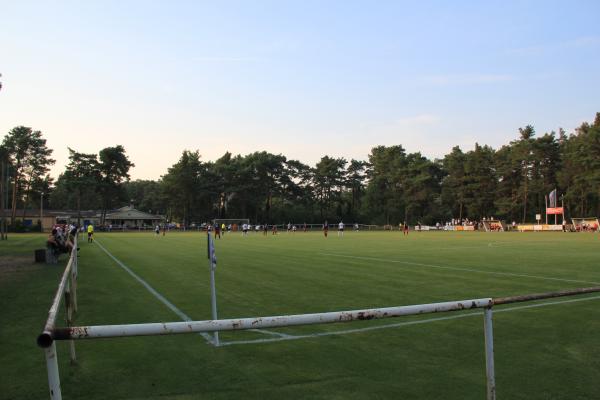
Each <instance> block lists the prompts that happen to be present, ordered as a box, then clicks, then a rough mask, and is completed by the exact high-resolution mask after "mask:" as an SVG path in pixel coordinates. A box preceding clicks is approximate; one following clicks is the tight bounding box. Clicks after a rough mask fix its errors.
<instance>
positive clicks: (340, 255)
mask: <svg viewBox="0 0 600 400" xmlns="http://www.w3.org/2000/svg"><path fill="white" fill-rule="evenodd" d="M321 255H325V256H333V257H343V258H354V259H357V260H366V261H378V262H386V263H394V264H405V265H415V266H417V267H427V268H437V269H447V270H452V271H464V272H476V273H479V274H489V275H502V276H516V277H520V278H531V279H543V280H547V281H558V282H571V283H586V284H590V285H600V283H599V282H590V281H582V280H577V279H564V278H552V277H549V276H539V275H529V274H517V273H514V272H498V271H482V270H479V269H471V268H462V267H449V266H444V265H435V264H423V263H418V262H412V261H400V260H388V259H385V258H377V257H360V256H348V255H344V254H335V253H321Z"/></svg>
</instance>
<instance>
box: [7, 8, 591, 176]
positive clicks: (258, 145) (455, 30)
mask: <svg viewBox="0 0 600 400" xmlns="http://www.w3.org/2000/svg"><path fill="white" fill-rule="evenodd" d="M598 15H600V2H598V1H568V2H566V1H560V2H559V1H470V2H467V1H419V2H414V1H400V0H398V1H377V2H372V1H310V0H302V1H262V0H253V1H250V0H248V1H233V2H230V1H212V2H201V1H189V2H187V1H162V2H159V1H129V0H125V1H96V2H92V1H87V2H82V1H54V2H47V1H45V2H33V1H27V0H20V1H11V0H0V74H2V77H1V78H0V80H1V81H2V84H3V88H2V90H1V91H0V138H1V137H3V136H4V135H5V134H6V133H8V131H9V130H10V129H12V128H13V127H15V126H19V125H24V126H29V127H32V128H33V129H36V130H40V131H42V133H43V136H44V137H45V138H46V139H47V141H48V146H49V147H50V148H52V149H54V154H53V156H54V158H55V159H56V160H57V162H56V165H55V166H54V167H53V169H52V175H53V176H54V177H57V176H58V174H60V173H61V172H62V171H63V170H64V167H65V165H66V163H67V162H68V151H67V147H70V148H72V149H74V150H76V151H80V152H86V153H97V152H98V151H99V150H101V149H102V148H104V147H109V146H115V145H118V144H121V145H123V146H124V147H125V149H126V151H127V154H128V155H129V157H130V159H131V160H132V161H133V162H134V163H135V165H136V166H135V168H134V169H132V171H131V177H132V178H133V179H158V178H160V176H161V175H163V174H165V173H166V172H167V169H168V168H169V167H170V166H171V165H173V164H174V163H176V162H177V160H178V159H179V157H180V155H181V152H182V151H183V150H186V149H187V150H199V152H200V154H201V155H202V159H203V160H205V161H211V160H216V159H217V158H219V157H220V156H222V155H223V154H224V153H225V152H226V151H229V152H232V153H234V154H247V153H251V152H254V151H262V150H266V151H269V152H272V153H276V154H279V153H281V154H283V155H285V156H286V157H288V158H290V159H296V160H300V161H302V162H304V163H307V164H309V165H314V164H315V163H316V162H318V160H319V159H320V158H321V157H322V156H323V155H326V154H327V155H329V156H333V157H344V158H346V159H348V160H349V159H351V158H355V159H361V160H366V159H367V158H368V154H369V152H370V150H371V148H372V147H374V146H377V145H397V144H401V145H402V146H403V147H404V148H405V149H406V150H407V151H408V152H417V151H420V152H421V153H422V154H424V155H425V156H427V157H430V158H439V157H443V156H444V154H446V153H448V152H450V150H451V149H452V147H453V146H456V145H459V146H461V148H463V149H464V150H470V149H472V148H473V147H474V144H475V143H476V142H478V143H479V144H488V145H491V146H492V147H494V148H498V147H500V146H502V145H504V144H507V143H508V142H509V141H511V140H514V139H516V138H517V136H518V128H519V127H523V126H525V125H528V124H531V125H533V126H534V127H535V129H536V132H537V133H538V134H543V133H545V132H550V131H557V130H558V128H559V127H562V128H564V129H566V130H567V132H572V131H573V129H574V128H576V127H577V126H578V125H580V124H581V123H582V122H583V121H593V119H594V116H595V113H596V112H599V111H600V97H599V96H598V94H599V93H600V74H599V71H600V24H598V23H597V16H598Z"/></svg>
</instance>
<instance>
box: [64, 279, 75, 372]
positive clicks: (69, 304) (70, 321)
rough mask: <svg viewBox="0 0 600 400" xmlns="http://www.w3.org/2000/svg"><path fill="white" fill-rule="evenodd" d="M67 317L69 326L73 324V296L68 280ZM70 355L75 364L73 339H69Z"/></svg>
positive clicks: (66, 292) (66, 295)
mask: <svg viewBox="0 0 600 400" xmlns="http://www.w3.org/2000/svg"><path fill="white" fill-rule="evenodd" d="M65 308H66V310H65V311H66V312H65V319H66V321H67V326H69V327H71V326H73V298H72V297H71V285H70V284H69V282H67V288H66V290H65ZM69 357H70V359H71V364H75V363H76V362H77V356H76V354H75V341H74V340H73V339H71V340H69Z"/></svg>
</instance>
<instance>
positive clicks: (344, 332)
mask: <svg viewBox="0 0 600 400" xmlns="http://www.w3.org/2000/svg"><path fill="white" fill-rule="evenodd" d="M598 299H600V296H593V297H585V298H582V299H569V300H558V301H551V302H547V303H536V304H528V305H525V306H516V307H507V308H500V309H494V314H496V313H502V312H510V311H519V310H525V309H529V308H537V307H547V306H553V305H560V304H568V303H577V302H580V301H589V300H598ZM481 315H482V312H469V313H461V314H455V315H450V316H447V317H436V318H427V319H421V320H417V321H406V322H398V323H394V324H387V325H378V326H369V327H366V328H356V329H345V330H340V331H335V332H319V333H309V334H306V335H295V336H291V337H287V338H271V339H255V340H233V341H229V342H221V346H232V345H236V344H259V343H271V342H281V341H284V340H298V339H310V338H316V337H322V336H333V335H347V334H351V333H363V332H368V331H375V330H381V329H391V328H398V327H402V326H409V325H419V324H428V323H430V322H437V321H446V320H451V319H459V318H467V317H474V316H481Z"/></svg>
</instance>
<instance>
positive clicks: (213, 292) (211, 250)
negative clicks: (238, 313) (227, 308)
mask: <svg viewBox="0 0 600 400" xmlns="http://www.w3.org/2000/svg"><path fill="white" fill-rule="evenodd" d="M206 238H207V240H208V242H207V244H208V267H209V269H210V302H211V308H212V319H213V320H217V319H218V318H217V288H216V286H215V269H216V268H217V256H216V254H215V243H214V241H213V238H212V236H210V231H208V230H207V232H206ZM213 337H214V343H215V346H219V331H215V333H214V336H213Z"/></svg>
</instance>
